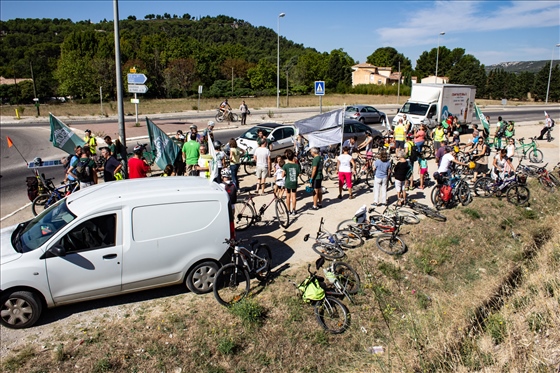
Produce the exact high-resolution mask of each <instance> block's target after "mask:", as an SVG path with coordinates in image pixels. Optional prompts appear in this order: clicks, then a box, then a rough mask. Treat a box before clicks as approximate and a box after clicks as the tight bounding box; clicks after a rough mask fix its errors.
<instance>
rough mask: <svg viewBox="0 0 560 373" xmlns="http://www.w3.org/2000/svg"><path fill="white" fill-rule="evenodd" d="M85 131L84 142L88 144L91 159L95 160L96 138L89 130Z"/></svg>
mask: <svg viewBox="0 0 560 373" xmlns="http://www.w3.org/2000/svg"><path fill="white" fill-rule="evenodd" d="M85 133H86V135H85V136H84V142H85V143H86V145H87V146H89V151H90V153H91V157H92V158H93V160H94V161H97V150H96V148H97V140H96V138H95V136H92V135H91V130H85Z"/></svg>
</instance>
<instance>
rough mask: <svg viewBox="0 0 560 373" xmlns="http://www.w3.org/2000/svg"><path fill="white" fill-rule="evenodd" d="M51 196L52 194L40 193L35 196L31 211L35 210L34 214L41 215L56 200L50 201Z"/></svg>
mask: <svg viewBox="0 0 560 373" xmlns="http://www.w3.org/2000/svg"><path fill="white" fill-rule="evenodd" d="M50 197H51V195H50V194H39V195H38V196H37V197H35V199H34V200H33V203H32V204H31V211H33V215H34V216H37V215H39V214H40V213H41V212H42V211H44V210H46V209H47V207H49V206H50V205H52V204H53V203H54V202H56V201H49V199H50ZM53 197H54V196H53Z"/></svg>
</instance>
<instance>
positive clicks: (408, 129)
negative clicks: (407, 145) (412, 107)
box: [402, 114, 413, 133]
mask: <svg viewBox="0 0 560 373" xmlns="http://www.w3.org/2000/svg"><path fill="white" fill-rule="evenodd" d="M402 119H403V125H404V128H405V131H406V133H411V132H413V128H412V123H410V121H409V120H408V119H407V117H406V114H403V116H402Z"/></svg>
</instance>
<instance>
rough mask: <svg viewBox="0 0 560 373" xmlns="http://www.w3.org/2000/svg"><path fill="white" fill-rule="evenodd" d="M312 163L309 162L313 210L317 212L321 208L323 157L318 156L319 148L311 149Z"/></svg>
mask: <svg viewBox="0 0 560 373" xmlns="http://www.w3.org/2000/svg"><path fill="white" fill-rule="evenodd" d="M311 155H312V156H313V161H312V162H311V187H312V188H313V189H314V192H313V209H314V210H318V209H320V208H321V207H323V205H322V203H323V189H322V186H321V184H322V182H323V157H321V155H320V154H319V148H317V147H313V148H311Z"/></svg>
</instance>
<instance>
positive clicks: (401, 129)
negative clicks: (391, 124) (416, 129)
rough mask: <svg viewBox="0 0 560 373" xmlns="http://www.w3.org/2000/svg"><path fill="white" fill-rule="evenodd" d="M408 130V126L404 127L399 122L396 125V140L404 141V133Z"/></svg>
mask: <svg viewBox="0 0 560 373" xmlns="http://www.w3.org/2000/svg"><path fill="white" fill-rule="evenodd" d="M405 131H406V128H404V126H403V125H402V124H399V125H398V126H396V127H395V132H394V135H395V141H404V133H405Z"/></svg>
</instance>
